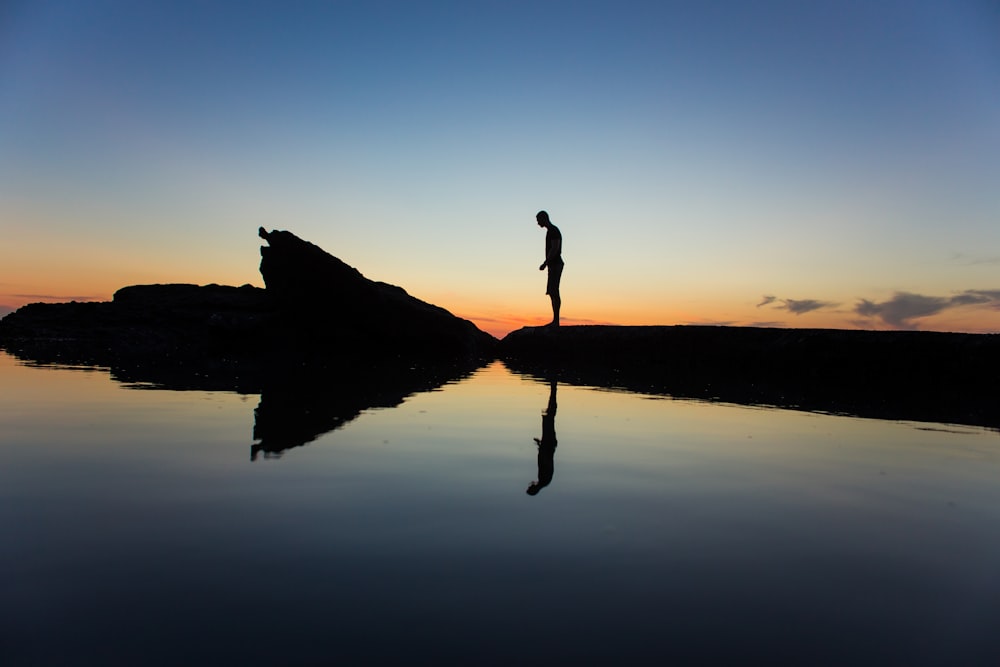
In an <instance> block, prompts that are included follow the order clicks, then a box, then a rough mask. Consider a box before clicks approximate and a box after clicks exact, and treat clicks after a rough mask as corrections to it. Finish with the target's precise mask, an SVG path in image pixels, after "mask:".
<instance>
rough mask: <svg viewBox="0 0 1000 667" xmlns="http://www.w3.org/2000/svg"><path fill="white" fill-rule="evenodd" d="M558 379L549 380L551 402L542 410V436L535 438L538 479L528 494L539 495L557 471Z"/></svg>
mask: <svg viewBox="0 0 1000 667" xmlns="http://www.w3.org/2000/svg"><path fill="white" fill-rule="evenodd" d="M557 388H558V383H557V382H556V380H554V379H553V380H550V381H549V404H548V406H546V408H545V411H544V412H542V437H541V438H535V439H534V440H535V444H536V445H538V479H537V480H536V481H534V482H532V483H531V484H529V485H528V495H529V496H537V495H538V492H539V491H541V490H542V489H544V488H545V487H546V486H548V485H549V484H551V483H552V476H553V475H554V474H555V471H556V463H555V458H556V445H557V444H559V443H558V442H557V441H556V409H557V408H558V407H559V406H558V405H557V404H556V389H557Z"/></svg>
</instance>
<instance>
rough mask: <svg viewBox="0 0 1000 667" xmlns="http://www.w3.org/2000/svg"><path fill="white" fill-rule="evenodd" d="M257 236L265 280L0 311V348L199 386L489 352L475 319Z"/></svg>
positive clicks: (293, 242) (133, 291)
mask: <svg viewBox="0 0 1000 667" xmlns="http://www.w3.org/2000/svg"><path fill="white" fill-rule="evenodd" d="M260 235H261V237H262V238H264V239H265V240H267V241H268V243H269V247H262V248H261V266H260V270H261V274H262V275H263V277H264V282H265V285H266V288H265V289H261V288H257V287H252V286H250V285H244V286H243V287H227V286H220V285H206V286H197V285H188V284H171V285H136V286H132V287H125V288H122V289H120V290H118V291H117V292H116V293H115V295H114V298H113V299H112V301H110V302H100V303H77V302H72V303H60V304H46V303H35V304H29V305H27V306H24V307H22V308H20V309H18V310H17V311H15V312H14V313H11V314H10V315H8V316H7V317H5V318H3V319H2V320H0V346H2V347H4V348H6V349H7V350H8V351H10V352H13V353H15V354H19V355H20V356H23V357H25V358H31V359H33V360H36V361H41V362H59V363H76V364H94V365H102V366H110V367H115V368H120V369H121V373H122V374H123V375H125V376H136V377H146V378H150V377H152V378H162V379H164V380H165V381H167V382H169V383H171V384H176V383H178V382H180V383H183V382H184V379H183V378H185V377H186V378H188V382H192V383H195V384H201V385H203V380H204V378H205V377H206V376H212V377H217V378H218V379H219V382H220V383H223V384H225V383H232V382H238V383H244V384H245V383H247V382H251V383H252V382H253V381H254V380H251V379H250V378H251V377H253V376H256V375H259V373H261V372H265V371H266V372H275V371H276V372H281V373H284V372H287V370H288V369H289V368H292V367H303V366H309V367H312V368H314V369H316V370H317V371H318V370H320V369H328V370H333V371H336V370H338V369H343V368H345V367H348V366H350V367H352V368H359V369H361V368H367V367H370V366H372V365H375V364H381V363H384V362H393V361H397V362H406V361H407V360H412V359H429V360H430V359H433V360H440V361H454V360H473V359H479V358H481V357H489V358H492V353H493V347H494V346H495V344H496V339H494V338H493V337H492V336H490V335H489V334H487V333H484V332H483V331H480V330H479V329H478V328H476V326H475V325H474V324H472V323H471V322H469V321H467V320H463V319H460V318H458V317H455V316H454V315H452V314H451V313H449V312H448V311H446V310H445V309H443V308H439V307H437V306H433V305H431V304H428V303H425V302H423V301H421V300H419V299H416V298H414V297H412V296H410V295H409V294H407V293H406V292H405V291H404V290H403V289H402V288H399V287H395V286H393V285H388V284H385V283H379V282H374V281H372V280H368V279H367V278H365V277H364V276H362V275H361V273H360V272H359V271H357V270H356V269H354V268H352V267H350V266H348V265H347V264H345V263H344V262H342V261H340V260H339V259H337V258H336V257H334V256H332V255H330V254H328V253H327V252H325V251H323V250H322V249H321V248H319V247H317V246H315V245H313V244H312V243H309V242H307V241H303V240H302V239H300V238H298V237H297V236H295V235H294V234H292V233H290V232H286V231H272V232H267V231H265V230H264V229H263V228H262V229H261V230H260ZM151 381H158V380H155V379H154V380H151Z"/></svg>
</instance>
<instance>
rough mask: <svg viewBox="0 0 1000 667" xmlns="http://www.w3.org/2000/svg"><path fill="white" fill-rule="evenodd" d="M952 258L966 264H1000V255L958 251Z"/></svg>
mask: <svg viewBox="0 0 1000 667" xmlns="http://www.w3.org/2000/svg"><path fill="white" fill-rule="evenodd" d="M952 259H954V260H955V261H956V262H958V263H960V264H964V265H965V266H976V265H978V264H1000V256H998V255H978V256H977V255H967V254H965V253H964V252H957V253H955V254H954V255H952Z"/></svg>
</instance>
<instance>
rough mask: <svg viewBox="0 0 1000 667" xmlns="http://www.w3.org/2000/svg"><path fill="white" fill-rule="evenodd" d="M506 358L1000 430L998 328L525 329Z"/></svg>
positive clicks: (669, 387) (697, 392)
mask: <svg viewBox="0 0 1000 667" xmlns="http://www.w3.org/2000/svg"><path fill="white" fill-rule="evenodd" d="M498 354H499V355H500V357H501V358H502V359H503V360H504V363H505V364H506V365H507V366H508V367H509V368H511V369H512V370H515V371H518V372H523V373H528V374H533V375H537V376H540V377H546V378H553V377H556V378H558V379H559V380H560V381H563V382H571V383H576V384H584V385H592V386H602V387H617V388H621V389H627V390H631V391H639V392H646V393H651V394H662V395H670V396H675V397H681V398H698V399H707V400H716V401H726V402H733V403H741V404H750V405H771V406H780V407H788V408H795V409H801V410H812V411H820V412H833V413H842V414H852V415H859V416H866V417H877V418H889V419H906V420H915V421H939V422H952V423H962V424H975V425H983V426H991V427H994V428H996V427H1000V412H998V411H997V409H996V406H997V405H998V403H1000V388H998V386H997V383H996V381H995V378H996V377H997V375H998V371H1000V335H995V334H963V333H935V332H928V331H861V330H840V329H769V328H757V327H721V326H640V327H629V326H624V327H623V326H576V327H561V328H559V329H555V330H552V329H548V328H545V327H527V328H524V329H520V330H518V331H514V332H511V333H510V334H508V335H507V336H506V337H505V338H504V339H503V340H501V341H500V345H499V346H498Z"/></svg>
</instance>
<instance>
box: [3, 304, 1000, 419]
mask: <svg viewBox="0 0 1000 667" xmlns="http://www.w3.org/2000/svg"><path fill="white" fill-rule="evenodd" d="M234 289H235V288H234ZM64 305H66V306H70V310H75V309H78V308H87V307H90V306H97V305H98V304H92V305H88V304H64ZM67 312H69V311H67ZM8 317H10V316H8ZM5 319H7V318H5ZM3 324H6V323H5V322H4V320H0V348H2V349H5V350H6V351H8V352H9V353H11V354H12V355H14V356H15V357H17V358H19V359H21V360H24V361H28V362H32V363H39V364H58V365H82V366H97V367H104V368H108V369H109V370H110V372H111V375H112V377H114V378H115V379H116V380H118V381H120V382H123V383H125V384H134V385H138V386H152V387H162V388H167V389H212V390H223V391H237V392H240V393H265V392H268V393H271V394H272V395H274V394H275V393H276V392H277V391H280V392H281V393H283V394H295V395H298V396H299V397H300V398H299V400H302V401H305V398H304V397H306V396H309V395H310V394H318V395H326V396H327V397H328V398H329V397H330V396H331V395H334V394H337V395H343V396H345V397H347V396H351V395H352V394H358V395H359V396H358V397H357V398H358V399H361V400H360V403H359V404H362V403H364V402H365V399H364V398H362V396H361V395H364V396H365V397H367V398H369V399H370V398H372V397H374V396H375V395H377V394H383V395H392V396H393V397H394V398H393V401H394V402H398V400H401V398H402V397H403V396H405V395H407V394H409V393H412V392H414V391H422V390H426V389H430V388H433V387H435V386H439V385H440V384H443V383H444V382H447V381H449V380H453V379H457V378H459V377H463V376H465V375H467V374H468V373H469V372H471V371H472V370H474V369H475V368H478V367H481V366H483V365H485V364H487V363H489V362H491V361H493V360H494V359H499V360H501V361H503V363H504V364H505V365H506V366H507V367H508V368H509V369H510V370H511V371H513V372H516V373H520V374H524V375H529V376H534V377H538V378H544V379H546V380H552V379H555V380H558V381H559V382H562V383H569V384H576V385H583V386H594V387H603V388H609V389H615V390H622V391H629V392H638V393H646V394H654V395H662V396H669V397H675V398H691V399H699V400H706V401H721V402H727V403H737V404H743V405H756V406H770V407H779V408H786V409H794V410H804V411H811V412H820V413H832V414H843V415H853V416H859V417H870V418H877V419H892V420H906V421H921V422H940V423H952V424H964V425H973V426H984V427H989V428H996V429H1000V411H998V410H997V406H998V404H1000V401H998V399H1000V389H998V386H997V382H996V380H995V378H996V371H997V370H998V369H1000V335H997V334H962V333H936V332H921V331H861V330H838V329H766V328H752V327H721V326H567V327H561V328H559V329H557V330H551V329H547V328H544V327H538V328H531V327H528V328H524V329H521V330H518V331H514V332H512V333H510V334H508V335H507V336H506V337H504V339H503V340H500V341H495V345H494V346H492V347H491V346H489V345H481V346H479V348H478V349H477V350H476V353H475V354H468V352H467V351H465V350H456V354H454V355H447V354H441V353H440V352H441V351H440V350H437V351H436V353H435V354H434V355H427V354H420V353H414V352H413V351H411V352H410V353H408V354H403V353H402V351H397V353H394V354H385V350H384V349H381V348H377V347H371V346H368V347H359V346H358V345H357V344H356V343H357V342H356V341H355V344H353V345H351V346H348V347H344V348H342V349H339V350H338V349H336V348H334V349H326V350H325V352H324V354H322V355H318V356H317V355H315V354H313V355H312V356H309V355H308V354H307V350H303V349H293V350H289V349H287V348H286V347H285V346H283V345H282V346H279V348H278V349H274V348H272V347H269V346H265V347H257V346H254V345H250V344H247V343H246V341H244V342H242V343H241V342H239V340H238V338H239V337H238V336H237V337H236V338H235V339H232V344H231V345H228V346H226V345H224V342H225V341H226V340H229V339H230V336H229V334H231V333H232V332H228V333H227V332H226V331H222V332H219V335H218V340H216V341H215V342H214V343H212V345H210V346H206V344H205V339H204V338H202V339H200V342H201V345H199V346H198V347H195V348H191V347H185V346H183V345H180V344H174V345H168V344H166V343H165V341H168V340H171V338H170V337H169V336H166V335H164V336H160V337H155V338H154V337H149V336H141V335H137V334H136V332H135V331H131V332H129V335H128V336H127V337H125V340H127V344H126V343H125V342H121V344H116V343H115V340H114V339H115V336H113V335H111V333H112V332H110V331H108V330H106V329H101V330H97V331H94V330H92V329H90V330H89V331H91V332H92V333H95V335H96V337H90V336H84V337H82V338H74V337H73V336H71V335H68V333H67V331H65V330H56V329H53V327H52V326H51V323H50V326H49V327H48V328H46V329H45V332H47V333H48V334H49V335H40V336H25V335H24V333H25V332H24V330H20V334H21V335H17V336H12V335H10V334H11V328H10V327H5V326H3ZM184 340H188V338H184ZM223 349H225V350H226V353H224V354H223V353H222V352H221V351H222V350H223ZM380 383H381V389H378V387H379V384H380ZM362 387H363V389H362ZM350 400H351V401H352V402H355V403H357V402H358V401H357V400H355V399H354V398H351V399H350ZM384 400H385V399H384V398H382V399H381V401H384ZM282 402H286V401H282ZM309 402H310V403H315V400H310V401H309ZM376 402H380V401H379V400H376ZM355 409H356V408H355ZM352 411H353V410H352Z"/></svg>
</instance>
